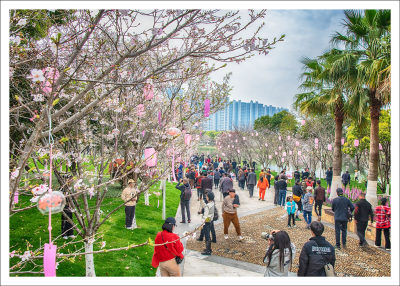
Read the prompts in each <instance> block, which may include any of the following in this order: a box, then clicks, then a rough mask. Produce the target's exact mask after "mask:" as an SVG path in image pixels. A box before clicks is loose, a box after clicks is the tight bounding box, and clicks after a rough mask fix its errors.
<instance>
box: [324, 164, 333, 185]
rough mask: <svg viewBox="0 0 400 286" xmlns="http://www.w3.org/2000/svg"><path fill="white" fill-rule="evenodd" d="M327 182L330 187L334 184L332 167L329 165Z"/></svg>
mask: <svg viewBox="0 0 400 286" xmlns="http://www.w3.org/2000/svg"><path fill="white" fill-rule="evenodd" d="M325 174H326V184H327V185H328V186H327V187H328V188H330V187H331V186H332V177H333V172H332V167H329V169H328V171H326V173H325Z"/></svg>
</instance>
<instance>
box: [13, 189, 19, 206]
mask: <svg viewBox="0 0 400 286" xmlns="http://www.w3.org/2000/svg"><path fill="white" fill-rule="evenodd" d="M18 196H19V193H18V191H16V192H15V193H14V204H18Z"/></svg>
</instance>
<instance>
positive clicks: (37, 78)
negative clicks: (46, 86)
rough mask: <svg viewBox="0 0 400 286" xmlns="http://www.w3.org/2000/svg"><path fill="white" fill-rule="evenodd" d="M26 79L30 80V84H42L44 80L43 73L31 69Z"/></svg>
mask: <svg viewBox="0 0 400 286" xmlns="http://www.w3.org/2000/svg"><path fill="white" fill-rule="evenodd" d="M27 78H30V79H32V82H43V81H45V80H46V79H45V78H44V76H43V71H42V70H38V69H32V70H31V74H30V75H29V76H27Z"/></svg>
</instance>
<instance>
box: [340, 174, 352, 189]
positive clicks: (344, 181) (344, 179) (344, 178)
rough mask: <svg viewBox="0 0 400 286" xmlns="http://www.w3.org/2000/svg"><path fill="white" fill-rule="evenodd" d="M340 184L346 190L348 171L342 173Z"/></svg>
mask: <svg viewBox="0 0 400 286" xmlns="http://www.w3.org/2000/svg"><path fill="white" fill-rule="evenodd" d="M342 183H343V185H344V188H345V189H346V187H347V185H348V184H349V183H350V174H349V171H346V173H344V174H343V175H342Z"/></svg>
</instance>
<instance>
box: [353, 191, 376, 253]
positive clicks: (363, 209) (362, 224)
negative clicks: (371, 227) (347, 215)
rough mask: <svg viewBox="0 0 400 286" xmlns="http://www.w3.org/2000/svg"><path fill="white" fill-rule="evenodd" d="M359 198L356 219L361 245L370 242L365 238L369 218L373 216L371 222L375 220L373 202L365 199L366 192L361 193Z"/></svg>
mask: <svg viewBox="0 0 400 286" xmlns="http://www.w3.org/2000/svg"><path fill="white" fill-rule="evenodd" d="M359 199H360V200H359V201H358V202H357V203H356V209H355V211H354V220H355V221H356V225H357V235H358V237H359V239H360V246H366V245H368V243H367V241H366V240H365V230H366V229H367V226H368V219H369V218H371V223H373V222H374V212H373V211H372V206H371V204H370V203H369V202H368V201H367V200H366V199H365V194H364V193H361V194H360V196H359Z"/></svg>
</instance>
